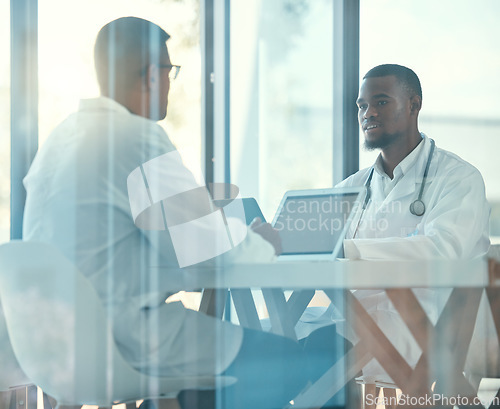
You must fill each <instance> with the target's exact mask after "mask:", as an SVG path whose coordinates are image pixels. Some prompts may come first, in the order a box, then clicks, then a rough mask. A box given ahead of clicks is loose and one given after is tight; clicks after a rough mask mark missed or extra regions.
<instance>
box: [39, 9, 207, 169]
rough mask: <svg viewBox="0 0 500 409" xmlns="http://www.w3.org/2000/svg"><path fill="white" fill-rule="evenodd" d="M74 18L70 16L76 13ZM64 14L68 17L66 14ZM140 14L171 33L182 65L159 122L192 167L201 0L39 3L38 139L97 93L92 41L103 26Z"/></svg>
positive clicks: (197, 140)
mask: <svg viewBox="0 0 500 409" xmlns="http://www.w3.org/2000/svg"><path fill="white" fill-rule="evenodd" d="M76 15H78V16H79V18H77V19H75V18H73V17H68V16H76ZM65 16H66V17H65ZM123 16H136V17H141V18H145V19H148V20H151V21H153V22H155V23H157V24H158V25H160V26H161V27H162V28H164V29H165V31H167V32H168V33H169V34H170V35H171V38H170V39H169V40H168V42H167V45H168V48H169V52H170V56H171V59H172V62H173V64H178V65H181V66H182V71H181V73H180V75H179V78H178V79H176V81H175V83H173V84H172V87H171V89H170V97H169V101H170V102H169V111H168V115H167V118H166V119H165V120H164V121H161V122H160V125H162V126H163V127H165V129H166V130H167V133H168V134H169V137H170V138H171V140H172V141H173V142H174V144H175V145H176V146H177V148H178V149H179V150H180V151H181V154H182V155H183V158H184V161H185V163H186V165H187V166H188V167H191V168H193V169H197V168H199V167H200V158H201V136H200V117H201V114H200V109H201V108H200V104H201V102H200V101H201V99H200V98H201V97H200V76H201V64H200V35H199V0H182V1H158V0H146V1H131V2H123V1H120V0H107V1H105V2H102V1H99V0H89V1H84V2H76V3H75V2H68V1H64V0H49V1H44V2H41V3H40V6H39V84H40V113H39V115H40V144H42V143H43V141H44V140H45V139H46V138H47V136H48V135H49V134H50V132H51V131H52V130H53V129H54V127H55V126H57V125H58V124H59V123H60V122H61V121H62V120H63V119H64V118H65V117H66V116H68V115H69V114H70V113H72V112H74V111H75V110H76V109H77V107H78V101H79V99H80V98H91V97H95V96H97V95H98V93H99V91H98V87H97V82H96V80H95V74H94V62H93V47H94V42H95V39H96V36H97V33H98V31H99V29H100V28H101V27H102V26H103V25H104V24H106V23H108V22H109V21H111V20H114V19H116V18H119V17H123Z"/></svg>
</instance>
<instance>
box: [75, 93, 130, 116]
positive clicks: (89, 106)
mask: <svg viewBox="0 0 500 409" xmlns="http://www.w3.org/2000/svg"><path fill="white" fill-rule="evenodd" d="M79 110H80V111H114V112H116V113H120V114H130V112H129V111H128V109H127V108H125V107H124V106H123V105H122V104H119V103H118V102H116V101H115V100H113V99H111V98H108V97H97V98H90V99H82V100H80V106H79Z"/></svg>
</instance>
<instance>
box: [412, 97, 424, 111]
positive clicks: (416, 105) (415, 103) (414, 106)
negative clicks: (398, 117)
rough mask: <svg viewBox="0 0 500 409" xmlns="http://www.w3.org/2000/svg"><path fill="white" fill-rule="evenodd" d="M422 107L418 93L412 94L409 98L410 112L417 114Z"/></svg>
mask: <svg viewBox="0 0 500 409" xmlns="http://www.w3.org/2000/svg"><path fill="white" fill-rule="evenodd" d="M421 108H422V98H420V97H419V96H418V95H413V96H412V97H411V98H410V110H411V112H412V113H415V114H418V113H419V112H420V109H421Z"/></svg>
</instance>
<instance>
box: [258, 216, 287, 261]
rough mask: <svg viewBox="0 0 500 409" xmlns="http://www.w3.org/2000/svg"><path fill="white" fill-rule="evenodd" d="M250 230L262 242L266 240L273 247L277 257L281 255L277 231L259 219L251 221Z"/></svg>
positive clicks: (279, 238)
mask: <svg viewBox="0 0 500 409" xmlns="http://www.w3.org/2000/svg"><path fill="white" fill-rule="evenodd" d="M250 228H251V229H252V231H253V232H255V233H257V234H259V235H260V236H261V237H262V238H263V239H264V240H267V241H268V242H269V243H271V244H272V245H273V247H274V252H275V254H276V255H277V256H279V255H280V254H281V250H282V249H281V237H280V234H279V232H278V230H276V229H274V228H273V227H272V226H271V225H270V224H269V223H262V220H260V217H256V218H255V219H253V221H252V224H251V225H250Z"/></svg>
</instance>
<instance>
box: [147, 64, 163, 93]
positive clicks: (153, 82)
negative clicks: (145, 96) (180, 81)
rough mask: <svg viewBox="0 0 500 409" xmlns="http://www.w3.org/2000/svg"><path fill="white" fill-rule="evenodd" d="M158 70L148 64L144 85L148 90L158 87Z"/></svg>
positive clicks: (153, 65)
mask: <svg viewBox="0 0 500 409" xmlns="http://www.w3.org/2000/svg"><path fill="white" fill-rule="evenodd" d="M159 75H160V69H159V68H158V66H157V65H155V64H150V65H149V67H148V69H147V72H146V85H147V87H148V89H150V90H151V89H153V88H156V87H157V86H158V82H159V80H160V78H159Z"/></svg>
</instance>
